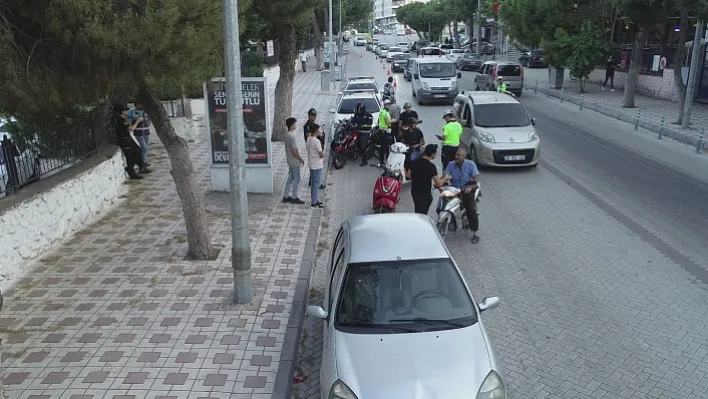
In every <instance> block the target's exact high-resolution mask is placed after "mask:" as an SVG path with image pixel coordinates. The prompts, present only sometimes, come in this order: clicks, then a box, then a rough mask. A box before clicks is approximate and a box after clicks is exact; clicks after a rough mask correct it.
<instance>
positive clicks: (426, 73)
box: [411, 58, 462, 104]
mask: <svg viewBox="0 0 708 399" xmlns="http://www.w3.org/2000/svg"><path fill="white" fill-rule="evenodd" d="M411 61H412V65H411V72H412V74H413V80H412V81H411V83H412V87H413V97H416V98H417V99H418V104H423V103H426V102H443V103H449V104H452V103H453V102H454V101H455V97H457V95H458V94H459V92H460V89H459V88H458V86H457V79H459V78H461V77H462V74H461V73H460V72H458V71H457V68H456V66H455V62H453V61H451V60H448V59H447V58H414V59H412V60H411Z"/></svg>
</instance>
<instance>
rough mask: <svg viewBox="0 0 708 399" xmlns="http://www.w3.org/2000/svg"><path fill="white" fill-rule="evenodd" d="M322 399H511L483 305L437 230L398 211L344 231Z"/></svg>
mask: <svg viewBox="0 0 708 399" xmlns="http://www.w3.org/2000/svg"><path fill="white" fill-rule="evenodd" d="M326 272H327V276H328V278H327V283H328V284H327V287H328V288H329V289H327V290H326V291H325V297H324V301H323V306H322V307H320V306H308V308H307V315H308V316H310V317H314V318H317V319H321V320H322V325H323V339H322V341H323V343H322V348H323V349H322V363H321V367H320V398H323V399H327V398H329V399H404V398H406V399H407V398H411V399H412V398H430V399H432V398H439V399H442V398H460V399H461V398H470V399H475V398H476V399H505V398H506V388H505V386H504V380H503V378H504V376H503V373H502V371H501V368H500V367H499V364H498V363H497V360H496V357H495V355H494V351H493V349H492V347H491V344H490V340H489V336H488V335H487V332H486V330H485V328H484V325H483V323H482V319H481V316H482V314H483V312H485V311H488V310H491V309H493V308H495V307H497V306H498V305H499V302H500V301H499V298H497V297H490V298H485V299H484V300H482V301H481V302H477V301H475V299H474V297H473V296H472V294H471V292H470V289H469V287H468V286H467V284H466V282H465V280H464V278H463V277H462V274H461V272H460V269H459V268H458V266H457V264H456V263H455V261H454V259H453V258H452V256H451V254H450V252H449V251H448V249H447V247H446V246H445V243H444V242H443V240H442V238H441V237H440V235H439V234H438V231H437V229H436V227H435V226H434V225H433V222H432V221H431V220H430V218H428V217H427V216H425V215H418V214H413V213H389V214H380V215H364V216H358V217H354V218H351V219H349V220H347V221H346V222H344V223H343V224H342V227H341V228H340V230H339V232H338V234H337V237H336V239H335V241H334V246H333V247H332V251H331V253H330V259H329V262H328V265H327V270H326Z"/></svg>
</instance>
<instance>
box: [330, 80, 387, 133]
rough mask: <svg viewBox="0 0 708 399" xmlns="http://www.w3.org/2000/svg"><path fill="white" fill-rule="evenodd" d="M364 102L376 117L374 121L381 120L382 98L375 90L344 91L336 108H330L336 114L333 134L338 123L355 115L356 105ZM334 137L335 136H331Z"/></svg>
mask: <svg viewBox="0 0 708 399" xmlns="http://www.w3.org/2000/svg"><path fill="white" fill-rule="evenodd" d="M359 103H363V104H364V106H365V107H366V110H367V111H368V112H370V113H371V115H372V116H373V117H374V123H376V121H378V120H379V112H380V111H381V108H382V105H381V99H380V98H379V95H378V94H376V93H375V92H374V90H361V91H353V92H348V93H342V96H341V98H340V99H339V102H338V103H337V107H336V108H330V110H329V112H330V113H332V114H334V123H333V124H332V134H334V131H335V129H336V126H337V123H338V122H339V121H340V120H342V119H349V118H351V117H352V116H354V110H355V109H356V105H357V104H359ZM330 137H333V136H330Z"/></svg>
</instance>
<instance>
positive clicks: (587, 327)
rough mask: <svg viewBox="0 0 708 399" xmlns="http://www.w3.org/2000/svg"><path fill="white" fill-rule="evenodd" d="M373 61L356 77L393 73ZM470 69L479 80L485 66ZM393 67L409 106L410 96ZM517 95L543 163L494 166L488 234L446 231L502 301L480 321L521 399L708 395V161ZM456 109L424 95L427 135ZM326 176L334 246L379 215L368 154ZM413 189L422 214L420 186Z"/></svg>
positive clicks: (477, 282)
mask: <svg viewBox="0 0 708 399" xmlns="http://www.w3.org/2000/svg"><path fill="white" fill-rule="evenodd" d="M384 38H385V40H387V41H393V40H396V38H394V37H384ZM389 39H390V40H389ZM376 63H377V61H374V57H373V55H372V54H371V53H368V52H366V51H365V50H363V49H361V48H356V47H354V48H352V52H351V55H350V56H349V59H348V65H347V71H348V72H347V73H348V74H349V75H355V74H371V73H374V74H375V76H377V78H378V79H379V82H380V84H383V82H385V79H386V69H385V68H383V66H382V64H380V63H379V64H376ZM530 73H537V74H540V76H542V74H543V73H544V71H538V72H537V71H530ZM463 74H464V78H463V79H462V81H461V82H460V87H461V88H462V89H471V86H472V79H473V76H474V74H473V73H471V72H463ZM528 76H529V73H527V77H528ZM397 78H398V79H397V84H398V85H397V86H398V87H397V89H398V90H397V100H398V102H399V103H403V102H405V101H411V100H412V98H411V95H410V85H409V83H408V82H406V81H405V80H404V79H402V77H401V76H400V74H397ZM521 101H522V103H523V104H524V105H525V106H526V107H527V109H528V111H529V113H530V115H531V116H532V117H535V118H537V129H538V133H539V136H540V138H541V143H542V163H541V165H540V166H539V167H538V168H533V169H515V170H493V169H484V170H482V184H483V187H484V197H483V198H482V202H481V203H480V213H481V216H480V224H481V227H480V234H481V236H482V240H481V242H480V243H479V244H477V245H473V244H471V243H470V242H469V240H468V236H466V235H465V234H462V233H455V234H451V235H450V236H449V237H448V239H447V244H448V247H449V248H450V250H451V252H452V253H453V255H454V256H455V259H456V261H457V262H458V264H459V266H460V268H461V269H462V272H463V274H464V277H465V278H466V280H467V281H468V283H469V284H470V286H471V288H472V290H473V294H474V295H475V297H476V299H477V300H481V299H482V298H483V297H485V296H499V297H500V298H501V301H502V304H501V306H500V307H499V308H498V309H495V310H494V311H491V312H488V313H485V314H484V315H483V320H484V322H485V325H486V327H487V330H488V332H489V335H490V339H491V343H492V345H493V347H494V348H495V350H496V353H497V356H498V357H499V359H500V361H501V363H502V367H503V368H504V371H505V380H506V383H507V387H508V390H509V392H508V393H509V398H568V399H577V398H613V399H615V398H706V397H708V377H706V376H707V375H708V328H707V327H708V317H706V315H707V314H708V285H707V283H708V272H707V271H706V269H707V268H708V248H706V247H707V246H706V243H708V217H707V216H706V214H708V205H707V204H706V202H705V199H706V198H708V178H707V177H706V175H705V173H704V172H703V171H705V170H706V169H707V168H708V160H707V159H706V156H705V155H699V154H695V152H694V151H693V149H692V148H690V147H688V146H685V145H682V144H679V143H675V142H671V141H668V140H662V141H659V140H657V139H656V138H655V137H654V135H653V134H652V133H649V132H644V131H641V130H639V131H634V129H633V128H632V126H631V125H629V124H627V123H624V122H619V121H615V120H612V119H610V118H607V117H605V116H603V115H601V114H598V113H595V112H593V111H587V110H586V111H580V110H578V109H577V107H576V106H572V105H567V104H560V103H559V102H558V100H555V99H547V98H545V96H541V95H534V94H533V93H532V92H525V93H524V95H523V97H522V100H521ZM411 102H413V101H411ZM413 103H414V104H415V102H413ZM450 107H451V106H450V105H440V106H415V105H414V109H415V110H416V111H417V112H418V113H419V115H420V118H421V119H423V120H424V123H423V125H422V129H423V131H424V132H425V135H426V141H428V142H431V143H436V142H438V141H437V139H435V137H434V136H435V134H438V132H440V131H441V129H442V120H441V116H442V114H443V111H444V110H445V109H448V108H450ZM330 173H331V174H330V176H329V177H328V182H330V183H329V184H331V186H330V188H329V189H328V190H327V201H328V209H327V211H326V212H327V213H328V215H329V222H328V226H327V228H328V230H326V231H325V233H324V234H323V242H322V247H323V248H325V247H326V245H327V239H328V238H327V237H328V236H329V237H331V234H333V233H336V228H337V226H338V225H339V224H340V223H341V222H342V221H343V220H345V219H347V218H348V217H351V216H354V215H357V214H363V213H368V212H369V208H370V206H371V187H372V186H373V183H374V180H375V178H376V176H377V171H376V169H375V168H367V167H359V166H358V165H347V166H346V167H345V168H344V169H342V170H338V171H331V172H330ZM402 195H403V197H402V200H401V205H399V207H400V210H401V211H410V210H411V208H412V204H411V200H410V193H409V191H408V188H406V189H404V192H403V194H402ZM431 216H432V214H431ZM325 258H326V255H324V256H322V258H320V259H325ZM321 269H323V265H322V262H318V264H317V267H316V271H315V279H314V280H313V293H314V294H313V296H312V298H311V299H312V301H313V303H316V302H317V300H318V298H319V296H318V295H317V292H319V291H320V290H323V287H324V284H325V283H324V280H325V278H324V276H323V275H322V274H320V273H319V272H321ZM307 323H309V324H307V325H306V328H307V331H308V333H309V335H308V337H309V338H308V339H309V340H310V341H308V344H307V345H305V346H306V347H307V348H308V350H306V351H305V353H307V357H308V359H309V362H303V364H302V368H303V371H304V372H305V373H306V374H307V375H309V377H310V380H309V381H310V382H309V383H308V384H305V385H302V386H300V387H297V389H296V392H297V396H296V397H298V398H302V397H314V396H308V395H311V394H312V393H313V392H314V391H316V388H315V386H314V385H313V384H314V383H316V379H317V377H316V375H317V373H318V369H317V367H318V366H317V357H318V354H317V353H316V350H317V348H318V346H317V339H318V338H317V337H318V334H321V325H319V324H317V323H314V324H312V321H310V320H308V321H307ZM412 349H414V348H412Z"/></svg>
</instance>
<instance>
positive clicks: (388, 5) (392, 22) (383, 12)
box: [374, 0, 428, 30]
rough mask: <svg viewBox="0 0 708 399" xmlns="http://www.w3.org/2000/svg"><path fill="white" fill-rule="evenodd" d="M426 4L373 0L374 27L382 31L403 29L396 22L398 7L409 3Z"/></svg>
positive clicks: (419, 0) (415, 0)
mask: <svg viewBox="0 0 708 399" xmlns="http://www.w3.org/2000/svg"><path fill="white" fill-rule="evenodd" d="M427 2H428V0H374V25H375V26H378V27H379V28H383V29H393V30H399V29H404V28H405V26H404V25H402V24H399V23H398V21H397V20H396V10H397V9H398V7H401V6H404V5H406V4H410V3H427Z"/></svg>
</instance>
